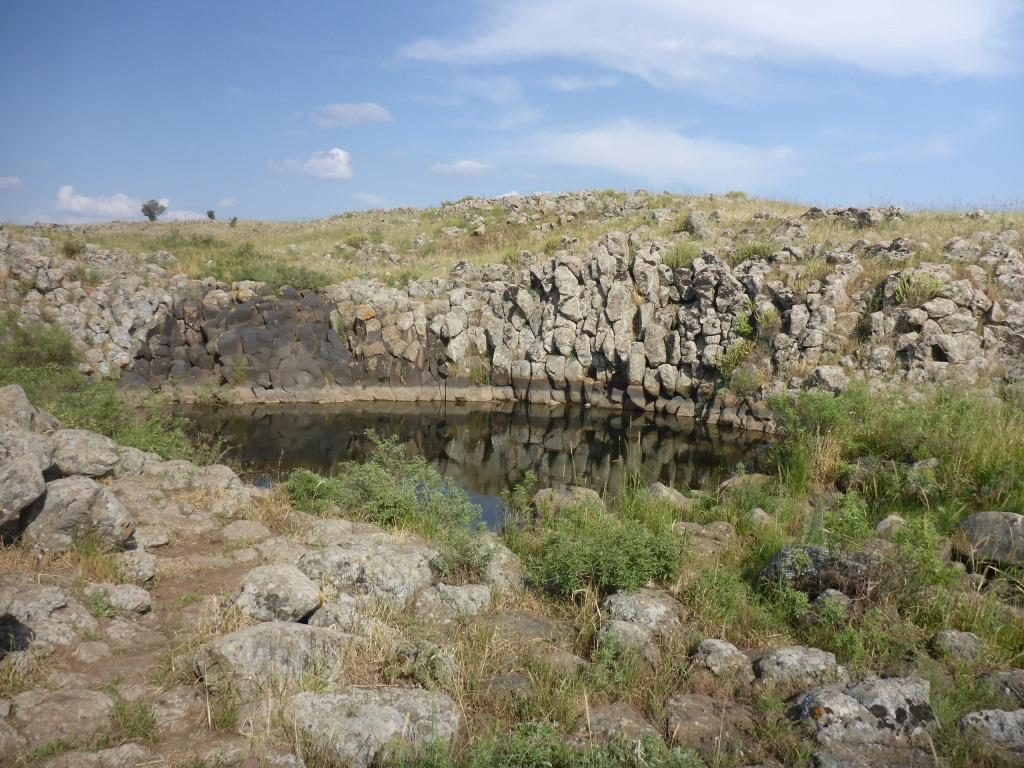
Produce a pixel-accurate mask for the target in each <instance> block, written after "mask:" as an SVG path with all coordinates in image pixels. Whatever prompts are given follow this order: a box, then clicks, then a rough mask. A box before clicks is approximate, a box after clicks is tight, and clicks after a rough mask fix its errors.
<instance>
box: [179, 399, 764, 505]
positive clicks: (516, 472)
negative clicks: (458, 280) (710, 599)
mask: <svg viewBox="0 0 1024 768" xmlns="http://www.w3.org/2000/svg"><path fill="white" fill-rule="evenodd" d="M189 415H190V416H192V417H193V418H194V419H196V420H197V421H198V422H199V423H200V424H201V425H202V427H203V428H204V429H208V430H213V431H214V432H215V433H217V434H219V435H220V436H221V437H222V438H224V439H225V440H226V441H227V443H228V444H229V445H230V446H231V447H230V449H229V456H230V457H231V458H232V459H235V460H237V461H241V462H242V463H243V464H244V465H246V466H247V467H249V468H250V470H251V472H252V474H253V475H254V477H255V478H256V479H257V481H258V482H260V481H262V482H275V481H277V480H278V479H279V478H282V477H284V476H285V475H286V473H287V472H288V470H291V469H294V468H298V467H304V468H307V469H312V470H314V471H317V472H321V473H329V472H330V471H331V470H332V468H333V467H334V466H335V465H336V464H337V463H339V462H343V461H360V460H363V459H365V458H366V457H367V456H368V455H369V454H370V452H371V451H372V448H373V443H372V441H371V440H370V438H369V437H368V436H367V431H368V430H373V431H375V432H376V433H377V434H378V435H380V436H382V437H392V436H393V437H396V438H397V439H399V440H400V441H401V442H402V443H404V444H405V446H406V449H407V451H408V452H409V454H410V455H414V454H418V455H422V456H424V457H425V458H426V459H427V460H428V461H429V462H430V463H431V464H432V465H433V466H434V467H436V468H437V469H438V470H439V471H440V472H441V473H442V474H444V475H446V476H448V477H450V478H452V480H453V481H454V482H455V483H457V484H458V485H459V486H460V487H462V488H463V489H464V490H465V491H466V492H467V493H468V494H469V495H470V496H471V498H473V500H474V501H475V502H476V503H478V504H480V506H481V507H482V508H483V511H484V513H485V517H486V518H488V522H490V523H491V524H492V525H493V524H494V523H495V521H494V519H493V517H494V515H495V514H496V512H497V511H498V510H500V506H501V505H500V497H501V492H502V491H504V490H506V489H508V488H511V487H512V486H513V485H515V484H516V483H518V482H519V481H520V480H522V478H523V475H524V474H525V473H526V472H527V470H533V472H534V473H536V475H537V478H538V483H539V485H538V487H547V486H551V485H553V484H556V483H571V484H575V485H584V486H588V487H590V488H594V489H595V490H597V491H599V492H601V493H602V494H610V495H615V494H617V493H619V492H620V490H621V488H622V486H623V483H624V482H625V480H626V478H627V477H628V476H629V475H631V474H632V473H635V472H639V473H641V474H642V476H643V478H644V480H645V482H647V483H651V482H654V481H661V482H663V483H665V484H666V485H669V486H671V487H674V488H680V489H683V488H691V489H699V488H705V487H711V486H712V485H714V484H717V483H718V482H719V481H720V480H722V479H724V477H726V476H728V474H730V473H731V472H732V471H733V470H734V469H735V467H736V466H737V464H747V465H748V466H749V463H750V462H751V461H752V460H753V458H754V457H755V456H756V455H757V454H758V453H759V452H760V451H763V450H764V449H765V448H766V447H767V445H768V442H767V441H766V438H765V437H764V436H763V435H759V434H757V433H747V432H738V431H731V430H721V431H718V430H716V429H714V428H709V427H707V426H705V425H703V424H699V423H697V422H694V421H691V420H681V419H676V418H671V417H668V418H666V417H663V416H656V415H653V414H644V413H623V412H618V411H603V410H596V409H588V408H584V407H580V406H562V407H557V408H549V407H538V406H536V405H530V404H525V403H516V404H500V405H497V406H491V405H479V404H472V405H455V404H451V403H448V404H444V403H438V404H422V403H418V404H404V403H359V404H351V405H340V406H339V405H331V406H323V405H287V406H246V407H227V408H217V409H207V410H201V411H195V412H192V413H191V414H189Z"/></svg>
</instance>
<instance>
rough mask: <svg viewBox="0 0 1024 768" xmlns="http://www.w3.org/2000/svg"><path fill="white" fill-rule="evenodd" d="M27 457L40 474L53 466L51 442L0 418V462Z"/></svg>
mask: <svg viewBox="0 0 1024 768" xmlns="http://www.w3.org/2000/svg"><path fill="white" fill-rule="evenodd" d="M22 457H29V458H31V459H33V460H34V461H35V463H36V466H38V467H39V470H40V471H41V472H45V471H46V470H48V469H49V468H50V467H51V466H52V465H53V440H52V439H50V437H49V436H48V435H42V434H40V433H38V432H31V431H29V430H28V429H25V428H24V427H22V426H19V425H18V424H15V423H14V422H13V421H8V420H6V419H5V418H0V460H8V459H18V458H22Z"/></svg>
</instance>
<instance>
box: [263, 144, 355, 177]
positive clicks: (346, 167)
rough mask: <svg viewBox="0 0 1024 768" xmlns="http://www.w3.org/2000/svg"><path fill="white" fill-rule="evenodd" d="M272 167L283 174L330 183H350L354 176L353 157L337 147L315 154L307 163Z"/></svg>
mask: <svg viewBox="0 0 1024 768" xmlns="http://www.w3.org/2000/svg"><path fill="white" fill-rule="evenodd" d="M272 167H273V168H274V170H276V171H280V172H281V173H301V174H303V175H304V176H312V177H313V178H314V179H327V180H328V181H348V180H349V179H351V178H352V175H353V170H352V156H351V155H349V153H348V152H346V151H345V150H344V149H338V148H337V147H334V148H333V149H323V150H320V151H319V152H314V153H313V154H312V155H310V156H309V159H308V160H306V161H305V162H302V161H299V160H285V161H284V162H282V163H274V164H272Z"/></svg>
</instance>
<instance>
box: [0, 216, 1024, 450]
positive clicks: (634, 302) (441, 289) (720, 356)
mask: <svg viewBox="0 0 1024 768" xmlns="http://www.w3.org/2000/svg"><path fill="white" fill-rule="evenodd" d="M530 200H531V199H530V198H519V199H513V200H511V201H508V202H506V203H505V206H506V209H507V210H508V215H509V220H510V221H511V220H518V219H517V217H518V218H519V219H525V220H530V211H531V210H532V208H531V207H530V206H531V203H530V202H529V201H530ZM524 201H525V202H524ZM477 202H479V201H477ZM547 202H550V201H547ZM571 202H572V203H573V205H568V204H566V206H564V209H565V210H564V212H563V213H564V215H565V216H580V217H583V216H585V215H587V214H588V208H587V204H586V199H584V198H580V199H579V200H575V199H574V200H573V201H571ZM543 204H545V203H544V201H540V202H537V205H536V206H535V207H537V210H540V209H541V208H542V207H543ZM459 205H463V204H461V203H460V204H459ZM467 205H468V203H467ZM574 206H575V207H574ZM467 210H468V209H467ZM559 210H562V209H559ZM590 213H591V214H593V215H594V216H607V215H610V214H608V213H607V212H603V213H602V212H599V211H590ZM653 213H656V211H655V212H652V214H653ZM900 214H901V211H899V209H883V210H879V209H863V210H862V209H830V210H829V211H827V212H826V211H821V210H820V209H811V210H810V211H808V213H807V214H806V215H805V216H806V218H807V219H808V220H813V219H815V218H818V217H832V218H836V219H837V220H842V221H848V222H851V224H850V225H851V226H860V227H870V226H873V225H876V224H878V223H880V222H885V221H889V222H899V221H900V218H899V216H900ZM562 216H563V214H562V213H560V214H559V220H561V218H562ZM783 224H785V226H782V225H781V224H780V227H779V229H778V232H777V234H776V236H775V238H774V241H773V244H772V246H771V249H768V250H766V249H760V250H759V251H756V252H750V253H744V252H743V251H742V250H741V249H739V250H738V249H737V248H728V249H724V250H723V249H721V248H717V249H716V248H709V249H706V250H699V248H698V247H697V246H698V243H697V242H694V243H693V246H694V253H690V254H689V256H688V257H687V258H685V259H683V258H680V256H679V254H678V250H677V248H678V245H679V241H678V238H677V239H676V240H673V241H669V240H659V239H656V238H655V239H652V238H650V237H649V236H646V235H644V234H643V231H642V230H641V231H639V232H635V233H633V234H628V235H627V234H624V233H622V232H611V233H609V234H607V235H604V236H602V237H601V238H600V239H599V240H598V241H597V242H595V243H593V244H591V245H589V246H586V245H581V244H580V243H579V242H578V241H575V240H569V239H565V240H564V242H563V245H564V249H562V250H557V251H555V252H554V253H553V254H552V255H544V254H537V253H531V252H528V251H525V252H523V253H522V254H521V256H520V257H519V258H518V260H517V262H516V263H515V264H514V265H509V264H494V265H490V266H484V267H476V266H471V265H469V264H467V263H459V264H457V265H456V266H455V267H454V268H453V269H452V270H451V274H450V275H449V276H448V277H447V278H439V279H432V280H423V281H414V282H410V283H409V284H408V285H407V286H406V287H405V288H393V287H387V286H384V285H382V284H380V283H378V282H376V281H366V280H352V281H349V282H346V283H344V284H341V285H336V286H332V287H329V288H327V289H325V290H322V291H302V292H300V291H296V290H294V289H290V288H287V287H284V288H282V289H280V290H278V291H276V292H272V291H271V290H270V288H269V287H268V286H266V285H264V284H258V283H235V284H223V283H217V282H215V281H213V280H212V279H207V280H202V281H199V280H186V279H185V278H184V277H181V276H177V277H171V276H170V273H171V272H173V264H174V262H173V258H172V257H170V256H169V255H168V254H160V253H158V254H156V255H155V256H153V257H151V258H150V259H149V260H143V259H141V258H140V257H132V256H130V255H128V254H125V253H122V252H108V251H102V250H97V249H95V248H92V247H89V248H87V249H86V250H85V252H84V254H83V255H81V256H79V257H76V258H75V259H69V258H65V257H63V256H62V255H60V254H58V253H56V252H55V250H54V249H53V248H52V247H51V245H50V244H49V241H47V240H45V239H41V238H36V239H32V240H26V241H21V242H16V241H11V240H10V239H9V238H8V237H7V236H6V235H2V233H0V275H3V277H4V278H5V280H4V282H5V283H6V293H7V298H8V301H9V302H10V303H12V304H17V305H18V306H20V307H21V309H22V311H23V313H25V314H26V315H28V316H30V317H32V316H37V317H40V318H42V319H44V320H46V321H49V322H53V323H56V324H58V325H60V326H61V327H63V328H65V329H67V330H69V331H70V332H71V333H72V335H73V336H74V337H75V338H76V339H77V340H78V341H79V342H80V343H81V344H82V345H83V347H84V348H85V349H86V350H87V351H86V361H87V362H86V366H87V368H88V369H89V370H90V371H93V372H96V373H98V374H101V375H123V376H125V377H126V378H127V379H129V380H130V381H133V382H136V383H139V384H143V385H146V386H150V387H157V388H164V389H166V390H168V391H170V392H173V393H175V394H176V395H177V396H179V397H182V398H189V397H196V396H200V395H206V396H208V395H214V396H216V397H219V398H222V399H224V400H230V401H238V402H266V403H274V402H341V401H349V400H387V401H420V400H446V401H466V402H474V401H477V402H479V401H500V400H517V401H527V402H531V403H543V404H552V403H581V404H588V405H592V406H596V407H612V408H634V409H640V410H652V411H657V412H662V413H667V414H672V415H678V416H685V417H692V418H696V419H699V420H703V421H706V422H708V423H717V424H721V425H725V426H731V427H738V428H743V429H748V430H756V431H769V432H770V431H772V430H773V428H774V424H773V421H772V416H771V413H770V412H769V410H768V408H767V407H766V405H765V402H766V400H767V399H768V398H769V397H770V396H771V395H772V394H776V393H779V392H782V391H785V390H787V389H793V388H798V387H801V386H817V387H823V388H826V389H829V390H833V391H835V390H839V389H842V388H844V387H846V386H847V385H848V383H849V382H850V381H851V380H853V379H859V378H863V379H868V380H870V381H872V382H877V383H879V384H881V385H884V384H889V383H900V384H911V385H926V384H929V383H932V382H941V381H954V382H959V383H973V384H978V385H988V384H990V383H998V382H1000V381H1015V380H1018V379H1020V378H1021V377H1022V376H1024V258H1022V256H1021V253H1020V251H1019V248H1020V236H1019V235H1018V233H1017V232H1015V231H1012V230H1007V231H1003V232H1000V233H998V234H990V233H980V234H974V235H972V236H970V237H969V238H968V237H954V238H952V239H951V240H949V241H948V242H947V243H946V246H945V249H944V252H943V253H942V254H936V255H935V256H934V257H930V256H929V254H928V253H927V252H926V251H925V250H924V248H923V247H922V246H921V244H918V243H915V242H913V241H911V240H910V239H908V238H905V237H898V238H895V239H893V240H891V241H876V242H869V241H868V240H864V239H860V240H857V241H855V242H853V243H852V244H850V245H849V246H848V247H830V248H826V247H825V246H824V245H822V244H820V243H819V244H814V245H809V246H805V245H801V244H800V243H801V241H802V238H804V237H805V236H806V232H805V224H804V221H802V220H800V219H794V220H792V221H788V222H783ZM686 229H687V231H688V232H692V236H693V237H694V238H702V237H706V236H707V234H708V233H709V232H710V230H709V222H708V221H706V220H705V219H704V216H703V215H702V214H700V213H698V212H694V213H692V214H691V215H690V216H689V217H688V218H687V221H686ZM680 237H690V235H687V234H685V233H684V234H683V235H680ZM685 242H689V241H685ZM698 250H699V253H696V251H698ZM908 263H912V264H913V266H908V265H907V264H908Z"/></svg>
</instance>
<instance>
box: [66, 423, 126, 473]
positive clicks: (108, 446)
mask: <svg viewBox="0 0 1024 768" xmlns="http://www.w3.org/2000/svg"><path fill="white" fill-rule="evenodd" d="M52 438H53V463H54V465H55V466H56V467H57V470H58V471H59V472H60V473H61V474H62V475H64V476H68V475H86V476H88V477H103V476H104V475H109V474H110V473H111V472H113V471H114V469H115V468H116V467H117V466H118V464H119V463H120V461H121V456H120V454H119V453H118V451H117V443H115V442H114V441H113V440H111V439H110V438H109V437H105V436H103V435H97V434H96V433H95V432H87V431H86V430H84V429H59V430H57V431H56V432H54V433H53V435H52Z"/></svg>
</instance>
